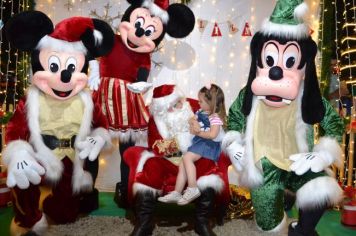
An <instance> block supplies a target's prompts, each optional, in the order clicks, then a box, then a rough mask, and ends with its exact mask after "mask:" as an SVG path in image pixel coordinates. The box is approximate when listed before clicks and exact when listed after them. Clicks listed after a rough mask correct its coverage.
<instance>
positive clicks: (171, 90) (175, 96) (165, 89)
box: [150, 84, 185, 115]
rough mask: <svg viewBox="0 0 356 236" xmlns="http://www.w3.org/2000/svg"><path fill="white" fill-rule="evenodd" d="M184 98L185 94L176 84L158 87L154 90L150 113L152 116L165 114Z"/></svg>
mask: <svg viewBox="0 0 356 236" xmlns="http://www.w3.org/2000/svg"><path fill="white" fill-rule="evenodd" d="M184 97H185V96H184V93H183V92H182V91H181V90H180V89H179V88H178V87H177V86H176V85H174V84H164V85H161V86H158V87H156V88H154V89H153V96H152V102H151V106H150V112H151V114H152V115H153V114H157V112H158V113H161V112H165V111H167V110H168V109H169V108H171V107H172V106H174V104H175V103H176V102H177V101H178V100H179V99H182V98H184Z"/></svg>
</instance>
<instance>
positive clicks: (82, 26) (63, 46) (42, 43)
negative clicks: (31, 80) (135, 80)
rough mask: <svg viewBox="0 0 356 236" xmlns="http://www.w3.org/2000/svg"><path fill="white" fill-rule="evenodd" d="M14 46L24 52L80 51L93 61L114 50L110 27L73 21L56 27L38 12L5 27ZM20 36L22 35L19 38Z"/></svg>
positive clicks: (84, 19) (23, 14) (93, 21)
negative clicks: (89, 56) (92, 58)
mask: <svg viewBox="0 0 356 236" xmlns="http://www.w3.org/2000/svg"><path fill="white" fill-rule="evenodd" d="M6 28H7V30H6V33H7V37H8V39H9V41H11V42H12V44H13V45H14V46H15V47H16V48H18V49H20V50H24V51H33V50H41V49H43V48H51V49H53V50H58V51H79V52H82V53H84V54H87V53H88V52H89V53H90V55H91V56H93V57H98V56H101V55H104V54H106V53H107V52H109V51H110V50H111V48H112V45H113V41H114V37H113V34H114V33H113V31H112V29H111V27H110V26H109V25H108V24H107V23H105V22H103V21H101V20H98V19H92V18H87V17H71V18H68V19H65V20H63V21H61V22H59V23H58V24H57V25H56V27H55V28H54V27H53V23H52V21H51V19H49V18H48V17H47V16H46V15H45V14H44V13H42V12H39V11H25V12H21V13H19V14H18V15H17V16H16V18H13V19H10V20H9V21H8V22H7V24H6ZM17 35H21V37H18V36H17Z"/></svg>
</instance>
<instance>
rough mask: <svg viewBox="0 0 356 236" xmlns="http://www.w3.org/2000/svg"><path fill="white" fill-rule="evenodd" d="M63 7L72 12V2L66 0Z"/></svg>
mask: <svg viewBox="0 0 356 236" xmlns="http://www.w3.org/2000/svg"><path fill="white" fill-rule="evenodd" d="M64 6H65V7H66V8H67V10H68V11H72V9H73V6H74V4H73V2H72V0H68V1H67V3H65V4H64Z"/></svg>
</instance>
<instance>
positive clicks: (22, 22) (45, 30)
mask: <svg viewBox="0 0 356 236" xmlns="http://www.w3.org/2000/svg"><path fill="white" fill-rule="evenodd" d="M5 32H6V37H7V39H8V41H9V42H10V43H11V44H12V45H13V46H14V47H16V48H17V49H20V50H24V51H31V50H33V49H35V48H36V46H37V43H38V42H39V41H40V40H41V38H42V37H43V36H45V35H47V34H50V33H52V32H53V23H52V21H51V19H49V18H48V17H47V16H46V15H45V14H44V13H42V12H39V11H25V12H21V13H19V14H17V15H15V16H14V17H12V18H11V19H10V20H9V21H8V22H7V23H6V25H5Z"/></svg>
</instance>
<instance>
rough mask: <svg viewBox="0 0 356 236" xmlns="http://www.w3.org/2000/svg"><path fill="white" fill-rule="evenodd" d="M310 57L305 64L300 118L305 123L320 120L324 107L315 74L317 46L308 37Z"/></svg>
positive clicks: (313, 122)
mask: <svg viewBox="0 0 356 236" xmlns="http://www.w3.org/2000/svg"><path fill="white" fill-rule="evenodd" d="M309 45H310V49H309V50H308V53H310V57H308V59H307V61H306V66H305V78H304V91H303V97H302V118H303V121H304V122H305V123H307V124H315V123H318V122H320V121H321V120H322V119H323V117H324V114H325V107H324V105H323V101H322V97H321V93H320V89H319V84H318V77H317V75H316V67H315V62H314V59H315V55H316V52H317V46H316V44H315V42H314V41H313V40H311V39H310V44H309Z"/></svg>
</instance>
